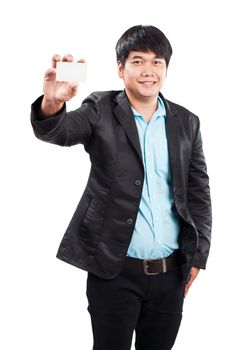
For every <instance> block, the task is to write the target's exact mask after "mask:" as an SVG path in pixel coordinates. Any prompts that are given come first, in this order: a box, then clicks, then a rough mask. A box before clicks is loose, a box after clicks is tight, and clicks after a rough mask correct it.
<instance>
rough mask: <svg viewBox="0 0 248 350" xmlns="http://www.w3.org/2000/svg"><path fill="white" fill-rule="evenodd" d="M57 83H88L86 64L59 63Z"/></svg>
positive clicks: (57, 66)
mask: <svg viewBox="0 0 248 350" xmlns="http://www.w3.org/2000/svg"><path fill="white" fill-rule="evenodd" d="M56 80H57V81H78V82H79V81H86V63H81V62H57V65H56Z"/></svg>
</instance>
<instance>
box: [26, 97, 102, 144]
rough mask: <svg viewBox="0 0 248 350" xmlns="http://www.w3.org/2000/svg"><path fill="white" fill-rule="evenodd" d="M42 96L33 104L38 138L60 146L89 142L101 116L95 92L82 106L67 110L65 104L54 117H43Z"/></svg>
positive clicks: (32, 118) (32, 114)
mask: <svg viewBox="0 0 248 350" xmlns="http://www.w3.org/2000/svg"><path fill="white" fill-rule="evenodd" d="M42 98H43V96H40V97H39V98H38V99H37V100H36V101H35V102H34V103H33V104H32V106H31V124H32V127H33V131H34V134H35V136H36V137H37V138H39V139H40V140H42V141H46V142H50V143H53V144H57V145H60V146H72V145H76V144H79V143H81V144H87V143H88V142H89V140H90V138H91V136H92V133H93V129H94V127H95V125H96V124H97V122H98V120H99V118H100V111H99V108H98V101H97V98H96V97H95V96H94V95H93V94H91V95H90V96H89V97H88V98H86V99H85V100H84V101H83V103H82V105H81V107H80V108H78V109H76V110H74V111H71V112H67V111H66V105H65V104H64V106H63V108H62V110H61V111H60V112H59V113H58V114H57V115H55V116H52V117H42V115H41V112H40V107H41V102H42Z"/></svg>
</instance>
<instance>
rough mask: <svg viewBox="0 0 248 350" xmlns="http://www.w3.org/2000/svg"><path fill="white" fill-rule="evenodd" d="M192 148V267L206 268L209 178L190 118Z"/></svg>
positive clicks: (196, 121) (197, 128)
mask: <svg viewBox="0 0 248 350" xmlns="http://www.w3.org/2000/svg"><path fill="white" fill-rule="evenodd" d="M192 126H193V135H194V136H193V138H194V141H193V147H192V154H191V160H190V167H189V176H188V192H187V198H188V207H189V211H190V214H191V216H192V219H193V221H194V224H195V226H196V229H197V231H198V246H197V250H196V253H195V256H194V258H193V265H194V266H196V267H199V268H201V269H205V268H206V262H207V258H208V255H209V249H210V241H211V227H212V209H211V198H210V188H209V177H208V174H207V166H206V162H205V157H204V153H203V148H202V138H201V132H200V121H199V118H198V117H196V116H194V118H193V116H192Z"/></svg>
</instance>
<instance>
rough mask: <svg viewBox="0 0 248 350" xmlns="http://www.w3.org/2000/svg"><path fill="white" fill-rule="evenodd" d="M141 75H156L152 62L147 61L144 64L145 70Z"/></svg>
mask: <svg viewBox="0 0 248 350" xmlns="http://www.w3.org/2000/svg"><path fill="white" fill-rule="evenodd" d="M141 76H142V77H148V76H149V77H153V76H154V72H153V67H152V65H151V64H150V63H146V64H144V66H143V70H142V72H141Z"/></svg>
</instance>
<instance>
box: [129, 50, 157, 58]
mask: <svg viewBox="0 0 248 350" xmlns="http://www.w3.org/2000/svg"><path fill="white" fill-rule="evenodd" d="M134 58H142V59H154V58H161V59H162V58H163V57H160V56H158V55H156V54H155V53H154V52H153V51H147V52H143V51H130V52H129V55H128V59H130V60H132V59H134Z"/></svg>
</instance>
